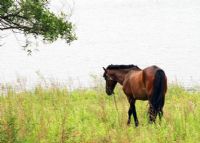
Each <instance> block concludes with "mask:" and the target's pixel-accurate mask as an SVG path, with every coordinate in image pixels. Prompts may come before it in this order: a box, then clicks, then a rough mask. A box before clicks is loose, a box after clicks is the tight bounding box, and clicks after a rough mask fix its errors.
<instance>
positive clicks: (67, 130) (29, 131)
mask: <svg viewBox="0 0 200 143" xmlns="http://www.w3.org/2000/svg"><path fill="white" fill-rule="evenodd" d="M115 92H116V95H115V98H116V105H115V101H114V97H112V96H107V95H106V94H105V92H104V88H102V86H98V87H95V89H84V90H74V91H71V92H69V91H68V90H67V89H61V88H56V87H52V88H49V89H44V88H42V87H37V88H36V89H35V90H34V91H24V92H20V93H17V92H15V91H13V90H11V89H10V90H9V91H8V93H7V94H6V95H2V96H0V142H28V143H32V142H48V143H51V142H52V143H56V142H66V143H68V142H69V143H71V142H97V143H98V142H99V143H102V142H109V143H110V142H114V143H116V142H117V143H118V142H119V143H120V142H121V143H126V142H127V143H128V142H136V143H141V142H145V143H152V142H153V143H161V142H166V143H168V142H169V143H172V142H179V143H185V142H188V143H190V142H192V143H195V142H199V139H200V134H199V132H200V126H199V123H200V110H199V109H200V93H199V92H188V91H186V90H185V89H184V88H181V87H179V86H175V85H172V86H170V87H169V89H168V93H167V95H166V102H165V106H164V118H163V120H162V121H161V122H159V120H157V123H156V124H153V125H150V124H148V117H147V110H148V109H147V108H148V102H144V101H137V103H136V110H137V113H138V119H139V122H140V124H139V127H138V128H135V127H134V123H133V119H132V124H131V126H127V125H126V121H127V111H128V107H129V105H128V102H127V99H126V97H125V95H124V94H123V92H122V91H121V89H120V88H117V89H116V91H115Z"/></svg>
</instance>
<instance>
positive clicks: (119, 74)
mask: <svg viewBox="0 0 200 143" xmlns="http://www.w3.org/2000/svg"><path fill="white" fill-rule="evenodd" d="M129 71H130V70H119V71H115V73H114V75H115V79H116V80H117V82H118V83H120V84H121V85H122V84H123V82H124V79H125V76H126V74H127V73H128V72H129Z"/></svg>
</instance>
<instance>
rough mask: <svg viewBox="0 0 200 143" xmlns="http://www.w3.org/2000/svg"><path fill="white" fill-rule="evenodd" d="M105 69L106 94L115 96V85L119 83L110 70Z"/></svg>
mask: <svg viewBox="0 0 200 143" xmlns="http://www.w3.org/2000/svg"><path fill="white" fill-rule="evenodd" d="M103 69H104V74H103V77H104V79H105V80H106V93H107V94H108V95H112V94H114V91H113V90H114V88H115V85H116V84H117V81H115V80H114V78H113V77H112V75H111V73H110V72H109V70H107V69H105V68H104V67H103Z"/></svg>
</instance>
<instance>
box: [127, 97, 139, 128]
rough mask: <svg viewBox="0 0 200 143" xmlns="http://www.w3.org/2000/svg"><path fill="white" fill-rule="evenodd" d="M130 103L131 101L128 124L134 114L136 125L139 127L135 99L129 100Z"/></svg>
mask: <svg viewBox="0 0 200 143" xmlns="http://www.w3.org/2000/svg"><path fill="white" fill-rule="evenodd" d="M129 103H130V108H129V111H128V122H127V124H128V125H129V124H130V122H131V115H132V114H133V117H134V121H135V126H136V127H137V126H138V124H139V122H138V118H137V113H136V109H135V99H131V100H129Z"/></svg>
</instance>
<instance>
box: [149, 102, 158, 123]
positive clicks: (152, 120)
mask: <svg viewBox="0 0 200 143" xmlns="http://www.w3.org/2000/svg"><path fill="white" fill-rule="evenodd" d="M156 116H157V113H156V111H154V110H153V107H152V105H151V104H150V105H149V123H155V121H156Z"/></svg>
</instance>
